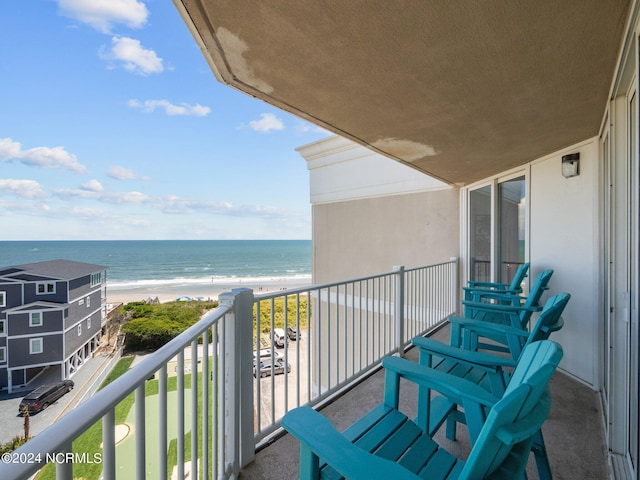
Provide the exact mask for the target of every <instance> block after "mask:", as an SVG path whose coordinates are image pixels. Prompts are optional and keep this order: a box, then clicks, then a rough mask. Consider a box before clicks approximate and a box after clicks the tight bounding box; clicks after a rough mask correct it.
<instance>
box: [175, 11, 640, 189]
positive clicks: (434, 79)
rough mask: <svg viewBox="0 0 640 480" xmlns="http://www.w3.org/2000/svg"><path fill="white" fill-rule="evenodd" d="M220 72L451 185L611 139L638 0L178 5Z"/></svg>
mask: <svg viewBox="0 0 640 480" xmlns="http://www.w3.org/2000/svg"><path fill="white" fill-rule="evenodd" d="M174 3H175V4H176V5H177V7H178V10H179V11H180V13H181V14H182V16H183V18H184V20H185V22H186V23H187V25H188V26H189V28H190V29H191V31H192V33H193V35H194V37H195V38H196V40H197V41H198V43H199V44H200V46H201V48H202V49H203V53H204V55H205V57H206V59H207V61H208V62H209V64H210V66H211V68H212V70H213V72H214V74H215V75H216V77H217V78H218V80H220V81H221V82H224V83H226V84H228V85H230V86H232V87H234V88H236V89H239V90H241V91H243V92H245V93H247V94H249V95H252V96H254V97H257V98H259V99H262V100H264V101H266V102H268V103H270V104H272V105H275V106H277V107H280V108H282V109H284V110H286V111H288V112H291V113H293V114H296V115H298V116H300V117H302V118H304V119H306V120H309V121H310V122H313V123H315V124H317V125H320V126H322V127H324V128H326V129H327V130H329V131H331V132H333V133H336V134H339V135H341V136H343V137H346V138H349V139H351V140H354V141H356V142H358V143H360V144H362V145H365V146H367V147H369V148H371V149H373V150H374V151H377V152H379V153H382V154H383V155H386V156H388V157H390V158H393V159H395V160H397V161H400V162H402V163H405V164H407V165H409V166H412V167H413V168H416V169H418V170H420V171H422V172H424V173H427V174H430V175H431V176H433V177H436V178H438V179H441V180H443V181H445V182H447V183H449V184H467V183H470V182H473V181H476V180H479V179H482V178H486V177H487V176H490V175H493V174H496V173H499V172H502V171H505V170H507V169H509V168H513V167H516V166H518V165H522V164H525V163H527V162H529V161H531V160H533V159H536V158H539V157H541V156H544V155H546V154H549V153H552V152H554V151H557V150H558V149H560V148H564V147H566V146H567V145H571V144H573V143H577V142H580V141H583V140H585V139H587V138H591V137H593V136H596V135H598V133H599V129H600V124H601V121H602V116H603V109H604V106H605V105H606V102H607V99H608V97H609V93H610V88H611V84H612V76H613V73H614V71H615V66H616V61H617V58H618V55H619V51H620V46H621V44H622V34H623V32H624V28H625V23H626V21H627V17H628V15H629V8H630V4H631V2H629V1H628V0H587V1H585V0H564V1H562V2H558V1H557V0H537V1H530V2H478V1H476V0H461V1H456V2H426V1H403V2H366V1H364V0H327V1H323V2H318V1H315V0H299V1H296V2H283V1H273V0H265V1H261V2H229V1H226V0H174Z"/></svg>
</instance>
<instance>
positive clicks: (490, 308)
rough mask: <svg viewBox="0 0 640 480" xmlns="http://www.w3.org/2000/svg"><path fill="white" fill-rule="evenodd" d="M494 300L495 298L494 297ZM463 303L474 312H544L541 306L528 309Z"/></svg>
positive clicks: (522, 306) (523, 306) (521, 298)
mask: <svg viewBox="0 0 640 480" xmlns="http://www.w3.org/2000/svg"><path fill="white" fill-rule="evenodd" d="M496 297H498V296H497V295H496ZM487 298H488V297H487ZM492 298H493V296H492ZM505 298H508V296H505ZM513 298H518V299H520V300H524V301H526V300H527V299H526V298H525V297H512V299H513ZM495 299H496V300H500V299H499V298H495ZM461 303H462V304H463V305H464V306H465V307H469V308H471V309H473V310H483V311H487V312H500V313H519V312H522V311H525V310H526V311H529V312H539V311H540V310H542V307H541V306H540V305H535V306H530V307H527V306H525V305H513V304H503V303H485V302H473V301H471V300H462V302H461Z"/></svg>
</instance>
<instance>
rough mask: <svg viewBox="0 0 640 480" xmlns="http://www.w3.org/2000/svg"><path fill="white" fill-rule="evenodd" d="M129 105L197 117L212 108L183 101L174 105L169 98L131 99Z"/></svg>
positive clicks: (144, 109) (145, 110) (148, 110)
mask: <svg viewBox="0 0 640 480" xmlns="http://www.w3.org/2000/svg"><path fill="white" fill-rule="evenodd" d="M129 106H130V107H131V108H139V109H141V110H142V111H143V112H153V111H154V110H155V109H156V108H160V109H163V110H164V113H166V114H167V115H193V116H196V117H204V116H206V115H208V114H209V112H210V111H211V109H210V108H209V107H205V106H203V105H200V104H199V103H197V104H195V105H189V104H188V103H181V104H180V105H174V104H173V103H171V102H170V101H169V100H164V99H162V100H145V101H144V102H140V101H139V100H134V99H132V100H129Z"/></svg>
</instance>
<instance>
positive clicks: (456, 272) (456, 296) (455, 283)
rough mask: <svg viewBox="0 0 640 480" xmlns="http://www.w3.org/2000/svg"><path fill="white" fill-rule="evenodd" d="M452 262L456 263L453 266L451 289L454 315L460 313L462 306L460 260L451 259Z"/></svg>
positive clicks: (456, 258)
mask: <svg viewBox="0 0 640 480" xmlns="http://www.w3.org/2000/svg"><path fill="white" fill-rule="evenodd" d="M450 261H452V262H454V265H453V279H452V281H451V284H452V285H451V289H452V290H453V309H452V312H453V313H459V311H458V310H459V308H458V307H459V306H460V305H461V304H460V289H461V285H460V281H459V278H460V277H461V276H460V259H459V258H458V257H451V258H450Z"/></svg>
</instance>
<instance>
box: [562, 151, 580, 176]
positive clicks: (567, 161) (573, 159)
mask: <svg viewBox="0 0 640 480" xmlns="http://www.w3.org/2000/svg"><path fill="white" fill-rule="evenodd" d="M576 175H580V153H579V152H578V153H571V154H569V155H563V156H562V176H563V177H564V178H570V177H575V176H576Z"/></svg>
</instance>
